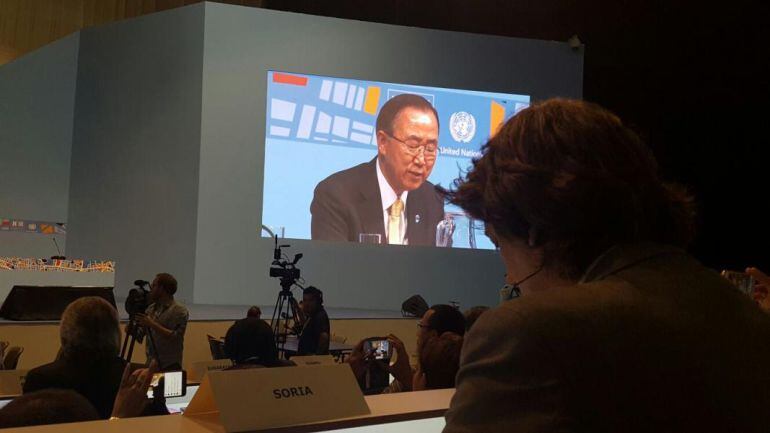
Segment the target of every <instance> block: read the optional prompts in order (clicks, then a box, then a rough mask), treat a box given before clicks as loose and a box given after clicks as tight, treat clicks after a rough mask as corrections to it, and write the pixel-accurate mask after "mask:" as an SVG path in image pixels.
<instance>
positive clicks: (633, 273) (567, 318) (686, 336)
mask: <svg viewBox="0 0 770 433" xmlns="http://www.w3.org/2000/svg"><path fill="white" fill-rule="evenodd" d="M769 346H770V316H768V315H767V314H766V313H764V312H762V311H761V310H760V309H759V308H758V307H757V306H756V305H755V304H754V302H753V301H752V300H751V299H749V298H748V297H747V296H746V295H744V294H742V293H741V292H739V291H738V290H737V289H735V288H733V287H732V286H731V285H729V284H728V283H727V282H726V281H725V280H723V279H722V278H721V277H719V275H717V274H716V273H715V272H713V271H711V270H709V269H706V268H705V267H703V266H702V265H700V264H699V263H697V262H696V261H695V260H693V259H692V258H690V257H689V256H688V255H686V254H685V253H684V252H682V251H680V250H676V249H673V248H666V247H659V246H654V245H636V246H626V247H618V248H615V249H613V250H611V251H610V252H608V253H607V254H605V255H604V256H603V257H601V258H600V259H599V260H598V261H597V262H596V263H595V264H594V265H593V267H592V269H590V270H589V271H588V273H587V274H586V276H585V277H584V278H583V280H582V281H581V282H580V283H579V284H577V285H574V286H572V287H565V288H554V289H551V290H546V291H543V292H540V293H535V294H526V295H524V296H522V297H521V298H519V299H514V300H511V301H507V302H505V303H504V304H503V305H501V306H500V307H499V308H497V309H494V310H492V311H489V312H487V313H485V314H484V315H482V316H481V317H480V318H479V320H478V321H477V322H476V323H475V324H474V325H473V328H471V330H470V332H469V333H468V334H466V340H465V343H464V346H463V351H462V356H461V361H460V371H459V372H458V375H457V392H456V394H455V396H454V398H453V399H452V403H451V407H450V409H449V411H448V412H447V414H446V420H447V427H446V428H445V430H444V432H445V433H460V432H463V433H465V432H474V433H478V432H594V433H595V432H743V433H749V432H767V431H770V410H768V408H770V367H768V366H770V348H769Z"/></svg>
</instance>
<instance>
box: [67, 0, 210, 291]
mask: <svg viewBox="0 0 770 433" xmlns="http://www.w3.org/2000/svg"><path fill="white" fill-rule="evenodd" d="M203 12H204V7H203V5H202V4H199V5H193V6H190V7H186V8H181V9H176V10H171V11H167V12H162V13H158V14H152V15H147V16H143V17H140V18H135V19H131V20H127V21H121V22H117V23H113V24H109V25H106V26H101V27H94V28H89V29H86V30H83V31H82V32H81V45H80V62H79V73H78V83H77V99H76V111H75V127H74V143H73V150H72V161H73V164H72V178H71V189H70V211H69V220H68V221H69V227H68V234H67V236H68V240H69V244H68V253H69V255H70V256H73V257H90V258H110V259H114V260H116V262H117V263H116V281H115V283H116V292H117V293H118V294H120V295H124V294H125V293H126V291H127V289H128V288H130V287H131V282H132V281H133V280H135V279H137V278H142V279H151V278H152V277H153V276H154V274H155V273H158V272H171V273H172V274H174V275H175V276H176V277H177V279H178V280H179V294H178V296H179V297H181V298H183V299H191V298H192V284H193V275H194V271H193V269H194V266H195V230H196V220H195V215H196V209H197V196H198V184H197V179H198V156H199V155H198V153H199V148H200V126H199V125H200V114H201V71H202V53H203V45H202V44H203Z"/></svg>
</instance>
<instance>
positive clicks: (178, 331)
mask: <svg viewBox="0 0 770 433" xmlns="http://www.w3.org/2000/svg"><path fill="white" fill-rule="evenodd" d="M150 289H151V291H150V300H151V301H152V304H150V305H149V306H148V307H147V311H146V314H140V315H139V318H138V320H139V323H140V324H141V325H143V326H144V330H146V331H147V332H149V333H151V334H152V337H153V340H154V341H155V347H154V348H153V345H152V344H150V342H149V341H147V342H146V344H145V351H146V352H147V353H146V354H147V359H148V360H150V359H155V360H157V361H158V364H159V365H160V369H161V371H171V370H181V369H182V354H183V353H184V334H185V330H186V329H187V320H188V319H189V317H190V313H189V312H188V311H187V308H186V307H185V306H184V305H182V304H180V303H178V302H176V301H175V300H174V294H175V293H176V290H177V282H176V278H174V277H173V276H172V275H171V274H166V273H160V274H158V275H156V276H155V279H154V280H153V281H152V284H150ZM155 349H157V353H156V352H155Z"/></svg>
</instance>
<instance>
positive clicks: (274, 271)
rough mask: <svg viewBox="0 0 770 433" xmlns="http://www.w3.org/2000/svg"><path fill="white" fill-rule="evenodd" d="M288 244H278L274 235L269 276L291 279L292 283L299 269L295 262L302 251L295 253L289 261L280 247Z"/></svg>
mask: <svg viewBox="0 0 770 433" xmlns="http://www.w3.org/2000/svg"><path fill="white" fill-rule="evenodd" d="M290 246H291V245H278V236H277V235H276V237H275V250H274V251H273V263H271V264H270V276H271V277H273V278H280V279H282V280H287V281H291V282H292V283H293V282H294V281H296V280H298V279H299V274H300V271H299V268H298V267H297V262H299V260H300V259H301V258H302V253H298V254H295V255H294V260H293V261H291V262H290V261H289V260H288V259H284V258H283V254H282V253H281V248H288V247H290Z"/></svg>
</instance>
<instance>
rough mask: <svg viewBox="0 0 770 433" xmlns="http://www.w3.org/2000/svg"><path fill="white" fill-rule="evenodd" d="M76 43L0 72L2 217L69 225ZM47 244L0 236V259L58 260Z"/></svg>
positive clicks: (55, 46)
mask: <svg viewBox="0 0 770 433" xmlns="http://www.w3.org/2000/svg"><path fill="white" fill-rule="evenodd" d="M79 41H80V35H79V34H73V35H70V36H68V37H66V38H63V39H60V40H58V41H56V42H54V43H52V44H50V45H47V46H45V47H43V48H41V49H39V50H37V51H35V52H33V53H30V54H28V55H26V56H24V57H21V58H19V59H17V60H15V61H13V62H12V63H9V64H6V65H4V66H3V67H2V68H0V217H10V218H19V219H28V220H35V221H48V222H66V221H67V201H68V200H67V198H68V196H69V182H70V153H71V149H72V113H73V108H74V105H75V79H76V75H77V62H78V44H79ZM50 238H51V237H50V236H43V235H34V234H27V233H7V232H0V255H3V254H8V255H18V256H42V257H45V256H50V255H53V254H56V249H55V247H54V246H53V243H52V241H51V239H50ZM57 240H58V241H59V242H60V245H61V244H63V243H62V242H61V239H59V238H57Z"/></svg>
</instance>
